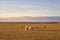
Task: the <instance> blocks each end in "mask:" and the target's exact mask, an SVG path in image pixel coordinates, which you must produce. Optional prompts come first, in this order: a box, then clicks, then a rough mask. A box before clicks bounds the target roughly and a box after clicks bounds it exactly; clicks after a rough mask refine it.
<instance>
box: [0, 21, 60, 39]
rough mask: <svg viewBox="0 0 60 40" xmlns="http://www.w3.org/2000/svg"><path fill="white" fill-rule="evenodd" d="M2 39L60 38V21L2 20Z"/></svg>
mask: <svg viewBox="0 0 60 40" xmlns="http://www.w3.org/2000/svg"><path fill="white" fill-rule="evenodd" d="M25 26H28V27H29V26H35V27H37V28H33V30H25ZM0 40H60V23H56V22H52V23H47V22H46V23H42V22H41V23H38V22H35V23H34V22H25V23H24V22H0Z"/></svg>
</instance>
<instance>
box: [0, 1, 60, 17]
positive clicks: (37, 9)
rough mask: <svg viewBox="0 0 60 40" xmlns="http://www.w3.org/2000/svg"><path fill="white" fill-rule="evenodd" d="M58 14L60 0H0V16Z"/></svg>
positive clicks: (59, 11) (59, 12)
mask: <svg viewBox="0 0 60 40" xmlns="http://www.w3.org/2000/svg"><path fill="white" fill-rule="evenodd" d="M21 16H33V17H35V16H60V0H0V18H5V17H21Z"/></svg>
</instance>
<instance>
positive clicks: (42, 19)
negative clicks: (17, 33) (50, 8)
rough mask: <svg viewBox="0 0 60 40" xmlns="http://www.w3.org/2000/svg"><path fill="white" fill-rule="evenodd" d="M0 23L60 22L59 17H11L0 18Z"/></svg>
mask: <svg viewBox="0 0 60 40" xmlns="http://www.w3.org/2000/svg"><path fill="white" fill-rule="evenodd" d="M0 22H60V17H29V16H23V17H11V18H0Z"/></svg>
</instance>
